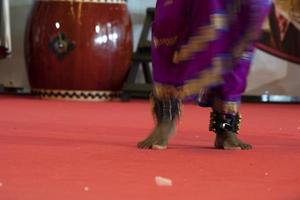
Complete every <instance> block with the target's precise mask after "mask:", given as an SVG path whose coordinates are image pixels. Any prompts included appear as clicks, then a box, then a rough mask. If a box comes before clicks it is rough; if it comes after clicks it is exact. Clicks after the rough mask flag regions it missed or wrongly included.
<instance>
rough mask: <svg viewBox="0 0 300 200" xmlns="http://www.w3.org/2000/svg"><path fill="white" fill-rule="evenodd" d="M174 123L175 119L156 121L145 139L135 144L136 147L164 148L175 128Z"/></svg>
mask: <svg viewBox="0 0 300 200" xmlns="http://www.w3.org/2000/svg"><path fill="white" fill-rule="evenodd" d="M175 124H176V122H175V120H173V121H166V122H160V123H158V124H157V126H156V127H155V128H154V130H153V131H152V133H151V134H150V135H149V136H148V137H147V138H146V139H145V140H143V141H141V142H139V143H138V144H137V146H138V148H140V149H158V150H163V149H166V148H167V145H168V141H169V138H170V137H171V135H172V134H173V132H174V130H175Z"/></svg>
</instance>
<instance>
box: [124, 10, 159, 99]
mask: <svg viewBox="0 0 300 200" xmlns="http://www.w3.org/2000/svg"><path fill="white" fill-rule="evenodd" d="M154 13H155V9H154V8H148V9H147V15H146V19H145V21H144V25H143V30H142V33H141V37H140V40H139V43H138V47H137V50H136V52H134V53H133V56H132V63H131V67H130V70H129V73H128V76H127V79H126V81H125V83H124V84H123V89H122V92H123V93H122V96H121V99H122V100H123V101H128V100H129V99H131V98H133V97H137V98H148V97H149V94H150V92H151V91H152V83H153V80H152V72H151V68H150V63H151V41H150V40H149V33H150V29H151V23H152V21H153V19H154ZM140 67H142V71H143V76H144V80H145V83H136V78H137V76H138V72H139V69H140Z"/></svg>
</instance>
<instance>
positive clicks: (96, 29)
mask: <svg viewBox="0 0 300 200" xmlns="http://www.w3.org/2000/svg"><path fill="white" fill-rule="evenodd" d="M25 46H26V60H27V66H28V74H29V80H30V84H31V88H32V91H33V92H34V93H37V94H40V95H42V96H44V97H58V98H64V97H65V98H85V99H86V98H87V99H89V98H91V99H99V98H100V99H106V98H110V97H111V95H114V94H115V93H116V92H118V91H120V89H121V87H122V84H123V81H124V79H125V77H126V75H127V72H128V69H129V65H130V60H131V54H132V26H131V21H130V17H129V14H128V9H127V5H126V3H125V1H124V0H37V1H35V3H34V6H33V10H32V13H31V17H30V19H29V22H28V31H27V35H26V45H25Z"/></svg>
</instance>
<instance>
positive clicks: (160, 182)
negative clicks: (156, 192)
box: [155, 176, 173, 187]
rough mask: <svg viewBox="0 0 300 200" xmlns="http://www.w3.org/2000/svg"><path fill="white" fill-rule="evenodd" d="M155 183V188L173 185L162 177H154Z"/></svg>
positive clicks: (169, 180)
mask: <svg viewBox="0 0 300 200" xmlns="http://www.w3.org/2000/svg"><path fill="white" fill-rule="evenodd" d="M155 183H156V185H157V186H168V187H170V186H172V185H173V182H172V180H171V179H168V178H164V177H161V176H156V177H155Z"/></svg>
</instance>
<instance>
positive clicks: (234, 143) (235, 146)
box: [215, 132, 252, 150]
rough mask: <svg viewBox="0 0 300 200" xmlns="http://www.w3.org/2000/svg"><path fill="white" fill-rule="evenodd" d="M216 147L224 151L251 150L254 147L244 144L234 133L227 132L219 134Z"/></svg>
mask: <svg viewBox="0 0 300 200" xmlns="http://www.w3.org/2000/svg"><path fill="white" fill-rule="evenodd" d="M215 147H216V148H217V149H224V150H250V149H252V146H251V145H250V144H247V143H244V142H243V141H241V140H239V139H238V138H237V134H236V133H233V132H226V133H222V134H217V136H216V140H215Z"/></svg>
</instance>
